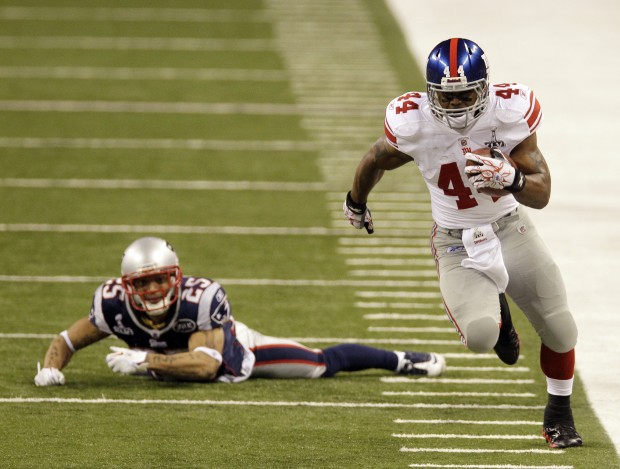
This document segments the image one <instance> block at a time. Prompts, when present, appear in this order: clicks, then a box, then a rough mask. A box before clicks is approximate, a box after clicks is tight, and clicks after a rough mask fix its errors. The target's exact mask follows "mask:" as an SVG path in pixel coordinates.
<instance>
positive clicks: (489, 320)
mask: <svg viewBox="0 0 620 469" xmlns="http://www.w3.org/2000/svg"><path fill="white" fill-rule="evenodd" d="M426 81H427V90H426V93H423V92H409V93H406V94H403V95H402V96H399V97H397V98H396V99H394V100H393V101H392V102H390V103H389V105H388V106H387V110H386V115H385V126H384V127H385V134H384V135H382V136H381V137H380V138H379V139H378V140H377V141H376V142H375V143H374V145H373V146H372V147H371V148H370V150H369V151H368V152H367V153H366V155H364V157H363V158H362V160H361V162H360V163H359V165H358V167H357V170H356V172H355V177H354V180H353V185H352V189H351V191H350V192H349V193H348V194H347V197H346V200H345V202H344V205H343V210H344V212H345V216H346V217H347V218H348V219H349V222H350V223H351V224H352V225H353V226H355V227H356V228H358V229H362V228H365V229H366V230H367V231H368V233H372V232H373V231H374V226H373V220H372V216H371V213H370V210H369V209H368V207H367V205H366V203H367V200H368V196H369V194H370V192H371V190H372V189H373V187H374V186H375V185H376V184H377V183H378V182H379V180H380V179H381V177H382V176H383V173H384V171H386V170H392V169H396V168H399V167H401V166H403V165H404V164H407V163H409V162H414V163H415V164H416V165H417V166H418V168H419V170H420V172H421V174H422V176H423V177H424V180H425V182H426V185H427V187H428V190H429V192H430V197H431V211H432V215H433V219H434V221H435V224H434V226H433V230H432V233H431V247H432V254H433V256H434V258H435V261H436V263H437V271H438V274H439V283H440V289H441V293H442V296H443V301H444V305H445V310H446V313H447V315H448V316H449V318H450V320H451V321H452V323H453V324H454V327H455V328H456V330H457V332H458V333H459V335H460V337H461V340H462V342H463V343H464V344H465V345H466V346H467V347H468V348H469V349H470V350H472V351H474V352H486V351H488V350H490V349H494V350H495V352H496V354H497V355H498V357H499V358H500V359H501V360H502V361H503V362H504V363H506V364H508V365H512V364H514V363H516V362H517V359H518V357H519V337H518V335H517V333H516V331H515V329H514V327H513V325H512V321H511V318H510V312H509V310H508V303H507V301H506V297H505V295H504V292H506V293H507V294H508V295H510V297H511V298H512V299H513V300H514V301H515V303H516V304H517V305H518V306H519V307H520V308H521V309H522V310H523V312H524V313H525V315H526V316H527V318H528V320H529V321H530V323H531V324H532V326H533V327H534V328H535V329H536V331H537V333H538V334H539V336H540V338H541V341H542V342H541V349H540V363H541V368H542V371H543V373H544V374H545V376H546V380H547V391H548V402H547V406H546V408H545V413H544V422H543V436H544V437H545V438H546V439H547V441H548V442H549V444H550V445H551V447H555V448H566V447H571V446H580V445H581V444H582V439H581V437H580V435H579V434H578V433H577V430H576V429H575V424H574V421H573V416H572V411H571V407H570V395H571V392H572V387H573V375H574V366H575V351H574V347H575V344H576V341H577V327H576V325H575V321H574V319H573V317H572V315H571V312H570V310H569V308H568V304H567V299H566V293H565V290H564V284H563V281H562V278H561V275H560V272H559V270H558V268H557V266H556V264H555V262H554V261H553V259H552V257H551V255H550V253H549V251H548V249H547V247H546V246H545V245H544V243H543V241H542V240H541V239H540V237H539V235H538V234H537V232H536V229H535V227H534V225H533V224H532V222H531V220H530V218H529V217H528V216H527V213H525V211H524V210H523V209H520V208H519V207H520V205H524V206H527V207H532V208H536V209H541V208H543V207H545V206H546V205H547V203H548V201H549V196H550V191H551V178H550V174H549V169H548V167H547V163H546V161H545V159H544V157H543V155H542V153H541V151H540V149H539V148H538V144H537V141H536V130H537V129H538V127H539V125H540V123H541V121H542V118H543V115H542V111H541V108H540V104H539V102H538V100H537V99H536V97H535V96H534V93H533V92H532V91H531V90H530V89H529V88H528V87H527V86H524V85H521V84H517V83H503V84H497V85H492V84H490V83H489V75H488V64H487V58H486V57H485V55H484V52H483V51H482V49H481V48H480V47H479V46H478V45H477V44H476V43H474V42H473V41H470V40H467V39H462V38H452V39H448V40H446V41H443V42H441V43H440V44H438V45H437V46H436V47H435V48H434V49H433V50H432V52H431V53H430V55H429V58H428V62H427V68H426Z"/></svg>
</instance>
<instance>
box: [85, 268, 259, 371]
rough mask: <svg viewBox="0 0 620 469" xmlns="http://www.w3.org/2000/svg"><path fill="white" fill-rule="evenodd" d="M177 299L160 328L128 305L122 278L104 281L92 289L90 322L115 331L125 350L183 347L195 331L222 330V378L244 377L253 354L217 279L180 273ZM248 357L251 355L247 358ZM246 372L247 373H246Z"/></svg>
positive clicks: (174, 350) (165, 350)
mask: <svg viewBox="0 0 620 469" xmlns="http://www.w3.org/2000/svg"><path fill="white" fill-rule="evenodd" d="M180 288H181V290H180V292H179V297H178V300H177V301H176V302H175V304H174V305H172V310H171V311H170V312H169V313H168V314H169V317H168V318H167V320H166V321H165V323H164V325H163V326H162V327H161V328H153V327H149V326H148V325H146V324H145V323H144V322H143V321H141V320H140V317H141V316H140V314H142V313H136V312H135V311H134V310H133V309H132V308H131V305H130V303H129V299H128V298H127V297H126V294H125V291H124V290H123V287H122V284H121V279H120V278H115V279H111V280H108V281H107V282H105V283H104V284H102V285H100V286H99V287H98V288H97V290H96V291H95V294H94V297H93V303H92V307H91V310H90V315H89V319H90V322H91V323H92V324H93V325H94V326H95V327H97V328H98V329H100V330H101V331H103V332H106V333H108V334H114V335H116V336H117V337H118V338H119V339H121V340H123V341H124V342H126V343H127V345H128V346H129V347H130V348H134V349H142V350H148V351H151V352H156V353H166V354H170V353H177V352H185V351H187V350H188V341H189V338H190V336H191V335H192V334H193V333H194V332H197V331H209V330H212V329H216V328H222V329H223V330H224V350H223V353H222V357H223V362H222V366H221V367H220V370H219V373H218V375H220V378H221V379H220V380H221V381H241V380H243V379H246V378H247V377H248V376H249V372H250V371H251V370H248V365H249V362H250V361H251V362H252V363H253V360H254V357H253V355H252V352H250V351H249V350H247V349H245V348H244V347H243V346H242V345H241V344H240V343H239V341H238V340H237V337H236V334H235V322H234V319H233V317H232V314H231V308H230V303H229V302H228V298H227V295H226V292H225V291H224V289H223V288H222V287H221V286H220V284H219V283H217V282H214V281H213V280H210V279H206V278H198V277H183V280H182V282H181V287H180ZM249 355H252V356H249ZM246 374H247V375H248V376H246Z"/></svg>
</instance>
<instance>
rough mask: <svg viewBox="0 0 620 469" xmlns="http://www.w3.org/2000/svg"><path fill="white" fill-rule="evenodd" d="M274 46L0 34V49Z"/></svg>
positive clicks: (266, 43)
mask: <svg viewBox="0 0 620 469" xmlns="http://www.w3.org/2000/svg"><path fill="white" fill-rule="evenodd" d="M274 47H275V46H274V43H273V41H272V40H270V39H212V38H182V37H171V38H165V37H100V36H0V49H45V50H47V49H73V50H135V51H145V50H151V51H164V50H166V51H229V52H233V51H237V52H241V51H244V52H269V51H274Z"/></svg>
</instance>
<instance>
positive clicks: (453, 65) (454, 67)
mask: <svg viewBox="0 0 620 469" xmlns="http://www.w3.org/2000/svg"><path fill="white" fill-rule="evenodd" d="M458 50H459V39H458V38H456V37H454V38H452V39H450V76H451V77H456V76H458V70H459V64H458V63H457V57H458Z"/></svg>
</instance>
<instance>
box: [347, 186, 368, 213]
mask: <svg viewBox="0 0 620 469" xmlns="http://www.w3.org/2000/svg"><path fill="white" fill-rule="evenodd" d="M347 207H349V210H351V211H352V212H354V213H355V214H356V215H361V214H362V213H364V212H365V211H366V204H360V203H357V202H356V201H355V200H353V198H352V197H351V191H349V192H347Z"/></svg>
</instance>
